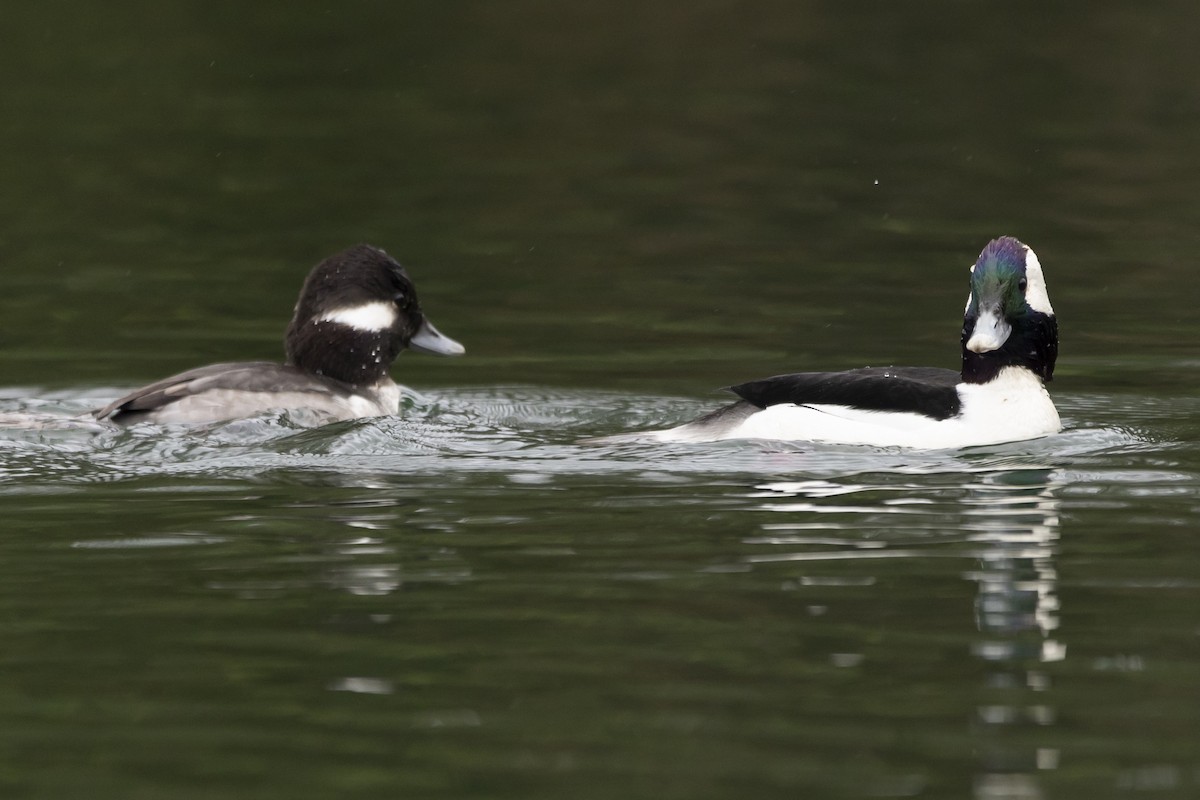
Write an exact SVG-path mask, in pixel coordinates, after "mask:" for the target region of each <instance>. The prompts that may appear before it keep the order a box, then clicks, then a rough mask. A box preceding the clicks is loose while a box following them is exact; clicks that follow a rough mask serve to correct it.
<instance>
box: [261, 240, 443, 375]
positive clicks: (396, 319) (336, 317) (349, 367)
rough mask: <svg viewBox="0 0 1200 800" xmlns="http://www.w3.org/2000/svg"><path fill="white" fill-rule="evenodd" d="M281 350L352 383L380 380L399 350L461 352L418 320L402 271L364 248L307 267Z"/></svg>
mask: <svg viewBox="0 0 1200 800" xmlns="http://www.w3.org/2000/svg"><path fill="white" fill-rule="evenodd" d="M284 346H285V349H286V351H287V362H288V363H289V364H292V365H294V366H297V367H300V368H301V369H303V370H305V371H307V372H313V373H316V374H318V375H324V376H326V377H329V378H334V379H335V380H339V381H343V382H345V383H349V384H352V385H356V386H365V385H370V384H373V383H375V382H376V381H378V380H379V379H380V378H382V377H383V376H384V375H386V374H387V371H388V369H389V368H390V367H391V365H392V362H393V361H395V360H396V356H398V355H400V351H402V350H404V348H406V347H407V348H410V349H412V350H416V351H420V352H425V353H433V354H435V355H442V356H457V355H462V354H463V352H465V350H464V348H463V346H462V345H461V344H459V343H458V342H456V341H454V340H453V339H451V338H450V337H448V336H444V335H442V334H441V333H439V332H438V330H437V328H435V327H433V324H432V323H430V322H429V320H428V319H426V318H425V314H424V312H422V310H421V304H420V302H419V301H418V300H417V292H416V289H415V288H414V287H413V284H412V281H411V280H410V279H409V277H408V274H407V273H406V272H405V271H404V268H403V267H401V266H400V264H398V263H397V262H396V260H395V259H393V258H392V257H391V256H389V255H388V254H387V253H385V252H384V251H382V250H380V249H378V248H376V247H371V246H370V245H365V244H359V245H355V246H354V247H351V248H350V249H348V250H344V251H342V252H341V253H338V254H336V255H332V256H330V257H329V258H327V259H325V260H324V261H322V262H321V263H320V264H317V265H316V266H315V267H313V269H312V272H310V273H309V274H308V278H307V279H305V281H304V287H303V288H302V289H301V290H300V299H299V300H298V301H296V310H295V313H294V314H293V315H292V322H291V325H289V326H288V330H287V336H286V338H285V341H284Z"/></svg>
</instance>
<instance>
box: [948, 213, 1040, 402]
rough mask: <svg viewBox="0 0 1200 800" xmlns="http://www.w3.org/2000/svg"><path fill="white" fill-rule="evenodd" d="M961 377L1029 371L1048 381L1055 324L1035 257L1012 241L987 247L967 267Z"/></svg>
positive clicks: (981, 377) (1005, 239)
mask: <svg viewBox="0 0 1200 800" xmlns="http://www.w3.org/2000/svg"><path fill="white" fill-rule="evenodd" d="M962 346H963V377H964V379H965V380H968V381H969V382H981V381H982V380H990V378H991V377H994V375H995V374H996V373H997V372H998V370H1000V369H1002V368H1003V367H1004V366H1014V365H1020V366H1024V367H1027V368H1029V369H1032V370H1033V371H1034V372H1036V373H1037V374H1038V375H1040V376H1041V377H1042V379H1043V380H1050V377H1051V375H1052V374H1053V372H1054V362H1055V359H1056V357H1057V354H1058V324H1057V322H1056V320H1055V318H1054V309H1053V307H1051V305H1050V297H1049V295H1047V293H1046V278H1045V276H1044V275H1043V274H1042V265H1041V263H1039V262H1038V257H1037V256H1036V255H1035V254H1034V252H1033V250H1031V249H1030V248H1029V247H1027V246H1026V245H1024V244H1022V243H1021V242H1019V241H1017V240H1016V239H1014V238H1013V237H1011V236H1001V237H1000V238H998V239H993V240H992V241H991V242H988V245H987V247H985V248H983V252H982V253H980V254H979V259H978V260H977V261H976V262H975V265H974V266H973V267H971V294H970V296H969V297H968V298H967V307H966V312H965V315H964V319H963V331H962Z"/></svg>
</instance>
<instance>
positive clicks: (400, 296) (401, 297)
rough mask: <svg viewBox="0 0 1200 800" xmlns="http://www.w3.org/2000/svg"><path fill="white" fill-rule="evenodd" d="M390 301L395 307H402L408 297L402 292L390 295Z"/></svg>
mask: <svg viewBox="0 0 1200 800" xmlns="http://www.w3.org/2000/svg"><path fill="white" fill-rule="evenodd" d="M392 300H393V301H394V302H395V303H396V305H398V306H402V305H404V303H405V302H406V301H407V300H408V295H407V294H405V293H404V292H396V293H395V294H394V295H392Z"/></svg>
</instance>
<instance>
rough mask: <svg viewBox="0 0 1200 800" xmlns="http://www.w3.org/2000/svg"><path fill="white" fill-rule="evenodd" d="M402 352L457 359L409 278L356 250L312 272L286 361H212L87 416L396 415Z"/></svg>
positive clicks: (378, 253) (125, 421)
mask: <svg viewBox="0 0 1200 800" xmlns="http://www.w3.org/2000/svg"><path fill="white" fill-rule="evenodd" d="M405 347H408V348H410V349H412V350H416V351H419V352H424V353H433V354H435V355H442V356H457V355H462V354H463V353H464V352H465V350H464V348H463V346H462V345H461V344H459V343H458V342H456V341H454V340H453V339H451V338H449V337H448V336H445V335H443V334H441V333H439V332H438V330H437V328H435V327H433V324H432V323H431V322H430V321H429V320H428V319H427V318H426V317H425V314H424V313H423V312H422V311H421V304H420V303H419V302H418V301H417V293H416V290H415V289H414V288H413V285H412V281H411V280H409V277H408V274H407V273H406V272H405V271H404V268H403V267H401V266H400V265H399V264H398V263H396V261H395V260H394V259H393V258H392V257H391V256H389V255H388V254H387V253H385V252H384V251H382V250H380V249H378V248H375V247H371V246H369V245H365V244H360V245H355V246H354V247H351V248H350V249H349V250H346V251H344V252H341V253H338V254H337V255H333V256H330V257H329V258H327V259H325V260H324V261H322V262H321V263H320V264H317V265H316V266H315V267H313V269H312V272H310V273H309V274H308V277H307V278H306V279H305V281H304V287H303V288H302V289H301V290H300V299H299V300H298V301H297V302H296V309H295V312H294V314H293V315H292V322H291V324H290V325H289V326H288V329H287V335H286V336H285V337H284V349H285V352H286V354H287V362H286V363H284V364H276V363H272V362H269V361H248V362H239V363H231V364H212V365H210V366H207V367H200V368H198V369H193V370H189V371H187V372H182V373H180V374H178V375H175V376H173V377H170V378H166V379H165V380H161V381H158V382H157V383H152V384H150V385H149V386H143V387H142V388H141V389H138V390H136V391H133V392H130V393H129V394H127V395H125V396H124V397H122V398H120V399H119V400H115V401H113V402H112V403H109V404H108V405H106V406H105V407H104V408H101V409H97V410H95V411H93V412H92V415H93V416H94V417H96V418H97V419H100V420H109V421H111V422H115V423H119V424H121V425H129V424H132V423H135V422H143V421H149V422H156V423H173V422H219V421H223V420H230V419H240V418H243V417H249V416H253V415H255V414H259V413H262V412H264V411H280V410H284V411H293V412H299V413H300V414H301V415H302V418H303V419H305V420H306V421H307V420H312V421H319V422H332V421H334V420H343V419H357V418H359V417H375V416H384V415H387V414H395V413H396V412H397V411H398V410H399V406H400V387H399V386H397V385H396V384H395V383H394V382H393V381H392V379H391V377H390V376H389V375H388V369H389V368H390V367H391V365H392V362H393V361H395V360H396V356H398V355H400V351H402V350H403V349H404V348H405Z"/></svg>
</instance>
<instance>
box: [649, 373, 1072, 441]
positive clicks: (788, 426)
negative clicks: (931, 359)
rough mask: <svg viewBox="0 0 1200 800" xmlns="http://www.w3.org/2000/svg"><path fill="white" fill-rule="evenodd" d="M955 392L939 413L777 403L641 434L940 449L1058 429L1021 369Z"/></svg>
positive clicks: (1036, 383) (1050, 408)
mask: <svg viewBox="0 0 1200 800" xmlns="http://www.w3.org/2000/svg"><path fill="white" fill-rule="evenodd" d="M958 393H959V397H960V398H962V406H963V410H962V413H961V414H960V415H959V416H957V417H951V418H950V419H945V420H935V419H931V418H929V417H925V416H922V415H920V414H905V413H899V412H894V411H863V410H862V409H856V408H849V407H847V406H830V405H811V406H797V405H792V404H790V403H784V404H780V405H775V406H770V407H768V408H765V409H763V410H762V411H759V412H756V413H754V414H751V415H750V416H749V417H747V418H746V419H745V421H744V422H742V423H741V424H740V425H738V426H737V427H735V428H733V429H732V430H727V431H721V432H718V433H715V434H713V433H709V434H708V435H705V431H704V430H703V427H702V426H689V425H681V426H680V427H678V428H672V429H670V430H665V431H651V432H649V433H648V434H643V436H647V438H651V439H654V440H656V441H660V442H703V441H715V440H719V439H774V440H781V441H809V442H829V443H833V444H864V445H873V446H875V447H907V448H913V449H917V450H941V449H948V448H957V447H975V446H978V445H986V444H1001V443H1003V442H1019V441H1023V440H1025V439H1036V438H1037V437H1039V436H1047V435H1049V434H1051V433H1056V432H1058V431H1059V430H1060V429H1061V428H1062V423H1061V422H1060V421H1059V418H1058V411H1057V410H1056V409H1055V408H1054V402H1053V401H1052V400H1051V399H1050V395H1049V394H1048V393H1047V392H1046V388H1045V387H1044V386H1042V382H1041V380H1040V379H1038V377H1037V376H1036V375H1034V374H1033V373H1032V372H1030V371H1029V370H1027V369H1024V368H1021V367H1006V368H1004V369H1003V370H1001V371H1000V374H999V375H998V376H997V377H996V378H995V379H994V380H992V381H991V382H990V383H984V384H959V386H958Z"/></svg>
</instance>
